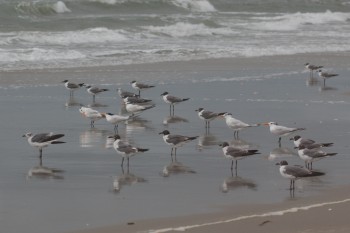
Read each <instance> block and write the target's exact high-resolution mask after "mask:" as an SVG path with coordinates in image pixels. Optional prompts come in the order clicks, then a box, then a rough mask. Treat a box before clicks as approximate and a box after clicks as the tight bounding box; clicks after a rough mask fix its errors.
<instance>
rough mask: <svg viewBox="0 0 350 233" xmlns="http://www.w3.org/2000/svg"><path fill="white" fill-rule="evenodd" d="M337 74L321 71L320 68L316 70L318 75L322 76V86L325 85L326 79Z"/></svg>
mask: <svg viewBox="0 0 350 233" xmlns="http://www.w3.org/2000/svg"><path fill="white" fill-rule="evenodd" d="M338 75H339V74H331V73H327V72H323V71H322V70H318V76H320V77H321V78H323V86H326V79H328V78H332V77H335V76H338Z"/></svg>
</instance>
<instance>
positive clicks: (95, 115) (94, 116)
mask: <svg viewBox="0 0 350 233" xmlns="http://www.w3.org/2000/svg"><path fill="white" fill-rule="evenodd" d="M79 112H80V113H81V115H82V116H83V117H86V118H88V119H90V121H91V122H90V126H91V128H93V127H94V126H95V121H97V120H99V119H101V118H103V117H104V116H103V115H102V114H101V113H100V112H99V111H97V110H95V109H92V108H87V107H81V108H79Z"/></svg>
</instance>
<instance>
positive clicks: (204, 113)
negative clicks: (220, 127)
mask: <svg viewBox="0 0 350 233" xmlns="http://www.w3.org/2000/svg"><path fill="white" fill-rule="evenodd" d="M195 111H196V112H198V117H199V118H200V119H202V120H204V121H205V128H206V129H209V128H210V121H212V120H214V119H216V118H218V117H219V116H222V115H223V114H224V113H223V112H222V113H216V112H211V111H208V110H205V109H204V108H198V109H196V110H195Z"/></svg>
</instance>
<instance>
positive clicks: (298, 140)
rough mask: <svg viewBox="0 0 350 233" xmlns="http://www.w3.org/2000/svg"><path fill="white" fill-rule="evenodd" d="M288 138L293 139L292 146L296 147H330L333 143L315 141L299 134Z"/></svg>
mask: <svg viewBox="0 0 350 233" xmlns="http://www.w3.org/2000/svg"><path fill="white" fill-rule="evenodd" d="M290 140H293V143H294V146H295V147H296V148H298V147H299V146H301V145H304V146H307V147H308V148H320V147H330V146H332V145H333V144H334V143H332V142H329V143H316V142H315V141H314V140H312V139H304V138H302V137H300V136H299V135H295V136H294V137H292V138H290Z"/></svg>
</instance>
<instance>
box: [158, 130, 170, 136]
mask: <svg viewBox="0 0 350 233" xmlns="http://www.w3.org/2000/svg"><path fill="white" fill-rule="evenodd" d="M159 134H163V135H169V134H170V132H169V131H168V130H164V131H162V132H160V133H159Z"/></svg>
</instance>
